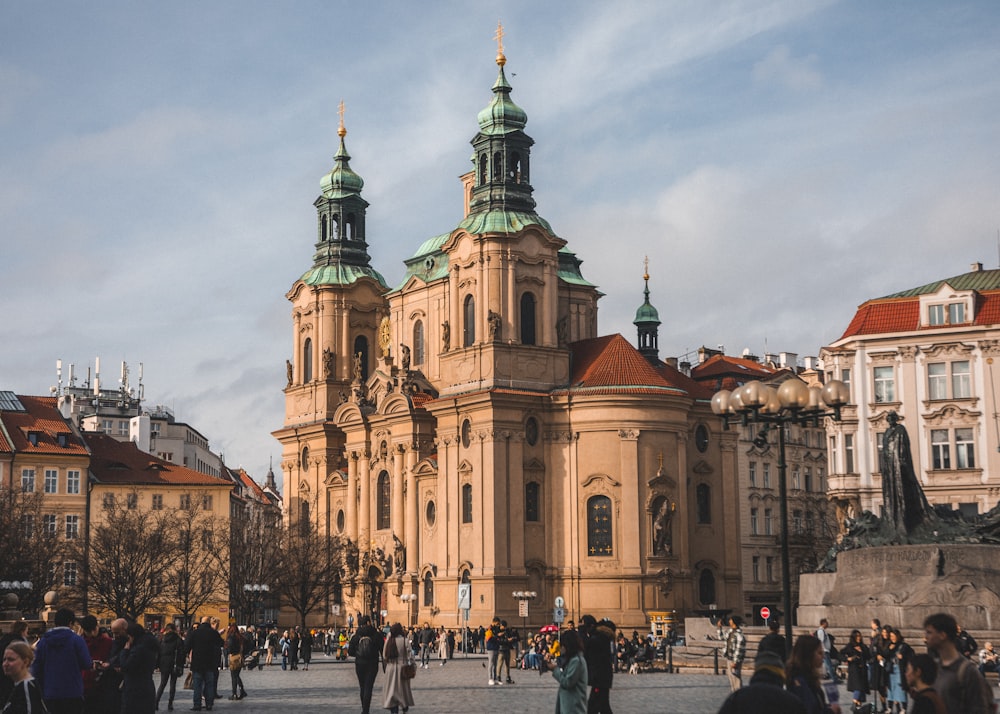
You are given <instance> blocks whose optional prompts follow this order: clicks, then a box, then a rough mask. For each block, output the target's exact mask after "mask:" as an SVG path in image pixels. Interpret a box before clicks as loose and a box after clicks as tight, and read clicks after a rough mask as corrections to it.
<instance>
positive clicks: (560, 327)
mask: <svg viewBox="0 0 1000 714" xmlns="http://www.w3.org/2000/svg"><path fill="white" fill-rule="evenodd" d="M556 338H557V339H558V340H559V346H560V347H561V346H563V345H565V344H567V342H568V341H569V315H563V316H562V317H560V318H559V319H558V320H556Z"/></svg>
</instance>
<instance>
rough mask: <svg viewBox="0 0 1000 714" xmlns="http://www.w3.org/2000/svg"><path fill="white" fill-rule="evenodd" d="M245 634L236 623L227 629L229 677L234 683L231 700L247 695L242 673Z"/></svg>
mask: <svg viewBox="0 0 1000 714" xmlns="http://www.w3.org/2000/svg"><path fill="white" fill-rule="evenodd" d="M243 646H244V642H243V634H242V633H241V632H240V628H238V627H237V626H236V625H230V626H229V629H227V630H226V652H227V653H228V654H229V663H228V664H229V679H230V683H231V684H232V690H233V693H232V694H231V695H230V696H229V699H230V701H234V702H235V701H237V700H239V699H243V698H244V697H246V695H247V690H246V688H245V687H244V686H243V678H242V677H241V676H240V673H241V672H242V671H243Z"/></svg>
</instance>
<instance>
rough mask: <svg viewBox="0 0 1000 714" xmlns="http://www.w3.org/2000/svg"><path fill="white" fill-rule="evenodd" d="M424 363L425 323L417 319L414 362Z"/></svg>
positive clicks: (416, 363)
mask: <svg viewBox="0 0 1000 714" xmlns="http://www.w3.org/2000/svg"><path fill="white" fill-rule="evenodd" d="M423 363H424V323H422V322H421V321H420V320H417V321H416V322H414V323H413V364H414V365H418V364H423Z"/></svg>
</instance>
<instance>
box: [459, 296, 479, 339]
mask: <svg viewBox="0 0 1000 714" xmlns="http://www.w3.org/2000/svg"><path fill="white" fill-rule="evenodd" d="M462 317H463V325H462V346H463V347H471V346H472V344H473V343H474V342H475V341H476V299H475V298H474V297H472V296H471V295H466V296H465V302H464V303H463V304H462Z"/></svg>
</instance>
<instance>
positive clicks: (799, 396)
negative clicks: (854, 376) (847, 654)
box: [712, 378, 850, 656]
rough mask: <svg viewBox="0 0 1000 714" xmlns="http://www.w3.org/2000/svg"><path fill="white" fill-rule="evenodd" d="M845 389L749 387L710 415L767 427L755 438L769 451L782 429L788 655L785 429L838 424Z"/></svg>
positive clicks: (719, 401) (717, 401) (788, 605)
mask: <svg viewBox="0 0 1000 714" xmlns="http://www.w3.org/2000/svg"><path fill="white" fill-rule="evenodd" d="M849 395H850V393H849V391H848V389H847V385H846V384H844V383H843V382H841V381H840V380H837V379H833V380H830V381H829V382H827V383H826V384H825V385H824V386H823V387H809V386H807V385H806V383H805V382H803V381H802V380H800V379H798V378H792V379H788V380H786V381H785V382H783V383H782V384H781V386H780V387H778V388H777V389H775V388H774V387H773V386H771V385H769V384H762V383H761V382H757V381H754V382H747V383H746V384H744V385H743V386H741V387H737V388H736V389H734V390H733V391H732V392H730V391H729V390H727V389H723V390H721V391H718V392H716V393H715V394H714V395H713V396H712V411H713V412H715V413H716V414H718V415H719V416H721V417H722V419H723V427H724V428H726V429H728V428H729V420H730V419H732V418H734V417H738V418H739V420H740V423H741V424H742V425H743V426H748V425H749V424H750V423H751V422H753V423H755V424H763V425H764V428H763V429H761V430H760V432H759V433H758V434H757V436H756V437H755V438H754V440H753V443H754V446H756V447H758V448H763V447H764V446H766V445H767V432H768V431H769V430H770V429H771V427H772V425H775V426H777V429H778V501H779V503H780V506H781V510H780V513H781V524H780V525H781V589H782V600H783V608H784V611H785V650H786V652H785V653H786V655H788V656H791V653H792V580H791V573H790V572H789V571H790V565H789V557H788V486H787V483H786V478H785V476H786V471H787V468H788V465H787V464H786V463H785V427H786V426H787V425H788V424H798V425H800V426H812V427H819V420H820V419H822V418H824V417H831V418H832V419H833V420H834V421H840V410H841V409H842V408H843V407H844V406H845V405H846V404H847V401H848V397H849Z"/></svg>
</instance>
